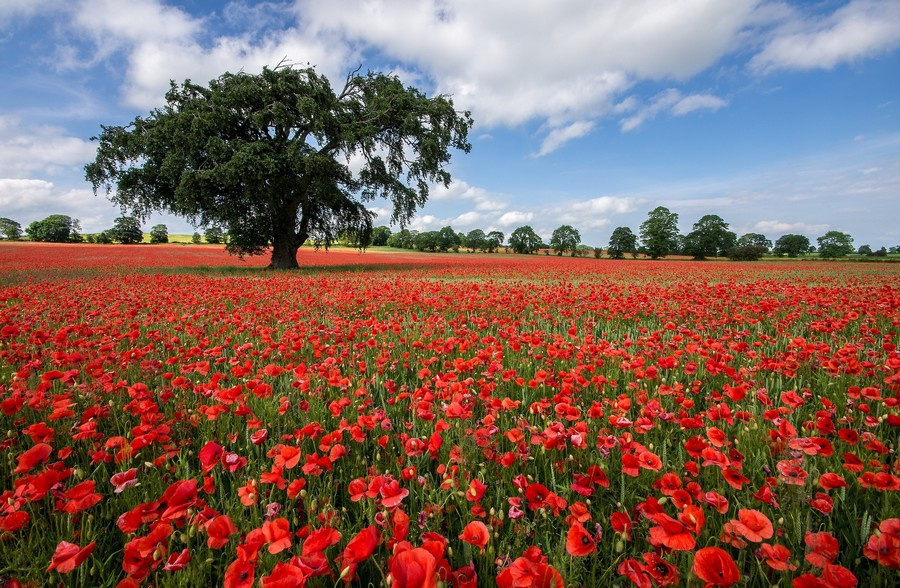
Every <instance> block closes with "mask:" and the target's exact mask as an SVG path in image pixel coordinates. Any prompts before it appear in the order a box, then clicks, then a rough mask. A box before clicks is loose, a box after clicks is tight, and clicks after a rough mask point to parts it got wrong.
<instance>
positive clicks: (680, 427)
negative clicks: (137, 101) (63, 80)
mask: <svg viewBox="0 0 900 588" xmlns="http://www.w3.org/2000/svg"><path fill="white" fill-rule="evenodd" d="M298 258H299V261H300V266H301V269H300V270H295V271H289V272H274V271H266V270H264V269H262V265H264V263H265V260H262V259H259V258H247V259H246V260H244V261H238V260H236V259H235V258H231V257H228V256H227V255H226V254H225V253H224V251H223V250H222V249H220V248H217V247H211V246H208V247H204V246H191V245H158V246H100V245H43V244H28V243H3V244H0V301H2V305H0V495H2V501H0V586H46V585H62V586H120V587H134V586H162V587H166V586H215V585H225V586H228V587H250V586H265V587H279V588H282V587H293V586H327V587H332V586H341V585H351V586H391V587H392V588H402V587H413V586H423V587H436V586H442V587H451V586H452V587H470V586H500V587H503V588H507V587H513V586H516V587H527V586H536V587H540V586H544V587H562V586H620V587H626V586H632V585H635V586H639V587H641V588H646V587H657V586H688V587H700V586H746V587H766V586H794V587H796V588H806V587H817V586H821V587H853V586H896V585H898V584H900V497H898V490H900V462H898V460H897V445H898V441H900V434H898V432H900V406H898V405H900V354H898V351H897V338H898V327H900V266H898V265H896V264H888V263H885V264H875V263H868V264H864V263H849V262H848V263H825V262H808V261H807V262H793V261H772V262H763V263H724V262H715V261H710V262H689V261H683V260H662V261H648V260H621V261H614V260H606V259H604V260H596V259H584V258H568V257H556V256H544V255H527V256H521V255H507V254H502V253H497V254H490V255H489V254H484V255H481V254H447V255H420V254H415V253H386V252H380V251H369V252H366V253H358V252H355V251H340V250H332V251H328V252H326V251H314V250H312V249H303V250H301V253H300V255H299V256H298Z"/></svg>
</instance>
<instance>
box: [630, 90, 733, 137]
mask: <svg viewBox="0 0 900 588" xmlns="http://www.w3.org/2000/svg"><path fill="white" fill-rule="evenodd" d="M630 98H633V97H630ZM624 104H625V103H624V102H623V103H621V104H620V107H621V106H622V105H624ZM726 104H727V102H725V101H724V100H723V99H721V98H719V97H718V96H713V95H712V94H691V95H689V96H684V95H682V93H681V92H679V91H678V90H676V89H675V88H669V89H667V90H664V91H662V92H660V93H659V94H657V95H656V96H654V97H653V98H652V99H651V100H650V103H649V104H647V105H644V106H640V105H638V103H637V100H631V101H630V102H628V103H627V107H628V110H636V111H637V112H636V113H635V114H633V115H632V116H629V117H627V118H624V119H622V120H621V121H619V126H620V127H621V129H622V131H623V132H628V131H633V130H634V129H636V128H638V127H639V126H641V125H642V124H644V123H645V122H646V121H648V120H651V119H653V118H655V117H656V115H657V114H659V113H660V112H669V113H670V114H671V115H672V116H684V115H686V114H688V113H691V112H694V111H695V110H701V109H706V110H712V111H716V110H718V109H720V108H722V107H723V106H725V105H726ZM619 109H620V110H621V108H619Z"/></svg>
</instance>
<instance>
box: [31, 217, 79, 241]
mask: <svg viewBox="0 0 900 588" xmlns="http://www.w3.org/2000/svg"><path fill="white" fill-rule="evenodd" d="M80 230H81V225H80V224H79V222H78V219H73V218H72V217H69V216H66V215H64V214H51V215H50V216H48V217H47V218H45V219H44V220H39V221H34V222H32V223H31V224H30V225H28V227H26V228H25V234H26V235H28V238H29V239H31V240H32V241H41V242H45V243H69V242H77V241H81V235H79V234H78V231H80Z"/></svg>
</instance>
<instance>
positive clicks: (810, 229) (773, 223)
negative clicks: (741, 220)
mask: <svg viewBox="0 0 900 588" xmlns="http://www.w3.org/2000/svg"><path fill="white" fill-rule="evenodd" d="M828 227H829V225H827V224H809V223H804V222H796V223H786V222H782V221H779V220H762V221H759V222H758V223H756V224H755V225H753V230H754V231H755V232H757V233H763V234H765V235H781V234H787V233H801V234H804V235H819V234H822V233H823V232H824V231H827V230H828Z"/></svg>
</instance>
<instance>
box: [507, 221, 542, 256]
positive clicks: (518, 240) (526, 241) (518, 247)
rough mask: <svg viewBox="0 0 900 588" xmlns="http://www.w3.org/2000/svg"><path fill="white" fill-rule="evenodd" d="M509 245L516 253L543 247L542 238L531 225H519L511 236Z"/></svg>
mask: <svg viewBox="0 0 900 588" xmlns="http://www.w3.org/2000/svg"><path fill="white" fill-rule="evenodd" d="M509 246H510V247H512V250H513V251H515V252H516V253H534V252H535V251H537V250H538V249H540V247H541V238H540V236H538V234H537V233H535V232H534V229H532V228H531V227H530V226H529V225H525V226H524V227H519V228H518V229H516V230H514V231H513V232H512V234H510V236H509Z"/></svg>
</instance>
